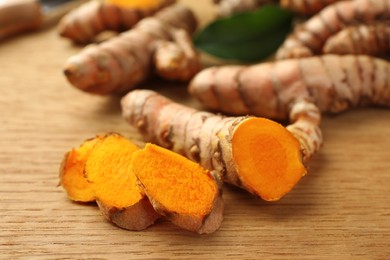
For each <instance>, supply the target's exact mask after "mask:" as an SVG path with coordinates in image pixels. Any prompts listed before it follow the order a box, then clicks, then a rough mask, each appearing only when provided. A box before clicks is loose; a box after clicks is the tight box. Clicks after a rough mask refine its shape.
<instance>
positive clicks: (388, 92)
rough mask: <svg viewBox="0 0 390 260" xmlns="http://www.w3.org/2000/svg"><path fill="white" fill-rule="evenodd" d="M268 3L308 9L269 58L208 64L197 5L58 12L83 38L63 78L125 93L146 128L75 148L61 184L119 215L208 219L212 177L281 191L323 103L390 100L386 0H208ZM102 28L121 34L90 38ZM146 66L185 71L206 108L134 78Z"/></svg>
mask: <svg viewBox="0 0 390 260" xmlns="http://www.w3.org/2000/svg"><path fill="white" fill-rule="evenodd" d="M210 1H212V0H210ZM270 3H272V4H279V5H281V6H282V7H284V8H288V9H290V10H292V11H293V12H295V13H297V14H300V15H304V16H305V17H306V20H305V21H304V22H302V23H300V24H299V25H297V26H296V27H295V28H294V30H293V32H292V33H291V35H290V36H289V37H288V38H287V39H286V41H285V42H284V44H283V45H282V46H280V48H279V50H278V51H277V53H276V55H275V60H274V61H271V62H263V63H258V64H252V65H224V66H213V67H209V68H203V67H202V62H201V59H200V56H199V53H198V51H197V50H196V49H195V47H194V46H193V43H192V35H193V33H194V32H196V31H197V30H198V28H197V24H198V21H197V18H196V15H195V14H194V13H193V12H192V10H191V9H189V8H187V7H185V6H184V5H182V4H181V3H180V1H178V3H176V1H174V0H147V1H146V0H144V1H140V0H132V1H124V0H123V1H122V0H105V1H91V2H88V3H86V4H85V5H84V6H81V7H80V8H78V9H76V10H74V11H72V12H71V13H69V14H68V15H67V16H65V17H64V18H63V19H62V21H61V22H60V24H59V31H60V35H61V36H63V37H66V38H69V39H70V40H71V41H73V42H75V43H77V44H85V43H89V44H88V45H87V46H86V47H85V48H83V49H82V51H81V52H80V53H79V54H77V55H75V56H72V57H70V58H69V59H68V60H67V61H66V64H65V67H64V74H65V76H66V78H67V79H68V81H69V82H70V83H71V84H72V85H73V86H75V87H76V88H78V89H80V90H82V91H86V92H89V93H92V94H100V95H108V94H121V95H123V97H122V100H121V107H122V113H123V117H124V119H125V120H126V121H127V122H128V123H129V124H130V125H131V126H132V127H134V128H136V129H137V130H138V131H139V133H140V134H141V135H142V136H143V138H144V141H145V142H147V144H146V146H145V147H144V148H140V147H137V146H136V145H134V144H133V143H132V142H131V140H128V139H127V138H125V137H123V136H122V135H120V134H114V133H113V134H106V135H98V136H96V137H94V138H92V139H89V140H87V141H85V142H84V143H83V144H82V145H81V146H80V147H78V148H74V149H71V151H69V152H68V153H67V154H66V156H65V158H64V160H63V162H62V165H61V170H60V172H61V173H60V184H61V185H62V186H63V188H64V189H65V190H66V192H67V194H68V197H69V198H70V199H71V200H74V201H80V202H90V201H96V202H97V204H98V206H99V208H100V209H101V211H102V212H103V215H104V216H105V217H106V218H107V219H108V220H109V221H111V222H112V223H114V224H116V225H117V226H119V227H122V228H125V229H129V230H142V229H145V228H147V227H148V226H150V225H152V224H153V223H154V222H155V221H156V220H157V219H159V218H160V217H163V216H164V217H166V218H168V219H169V220H171V221H172V222H173V223H174V224H176V225H177V226H179V227H181V228H184V229H186V230H189V231H193V232H197V233H212V232H214V231H216V230H217V229H218V228H219V227H220V225H221V222H222V219H223V207H224V206H223V201H222V192H221V190H222V183H229V184H232V185H236V186H238V187H240V188H242V189H244V190H246V191H248V192H249V193H251V194H254V195H255V196H258V197H260V198H262V199H264V200H266V201H277V200H279V199H280V198H282V197H283V196H284V195H286V194H287V193H288V192H289V191H291V189H293V187H294V186H295V185H296V184H297V183H298V181H299V180H300V179H301V178H302V177H303V176H304V175H305V174H306V173H307V164H308V161H309V160H310V159H311V158H312V156H314V155H315V154H316V153H317V152H318V151H319V149H320V148H321V146H322V144H323V137H322V133H321V129H320V123H321V116H322V114H323V113H340V112H343V111H346V110H348V109H350V108H354V107H358V106H367V105H374V106H386V107H390V76H389V75H390V63H389V62H388V61H387V59H386V57H387V56H386V55H388V54H389V51H390V27H389V21H390V0H344V1H337V0H313V1H304V0H300V1H299V0H280V1H276V0H257V1H256V0H246V1H236V0H219V1H215V4H216V7H217V9H218V10H219V14H220V15H221V16H226V15H231V14H233V13H237V12H243V11H248V10H251V9H254V8H261V6H262V5H264V4H270ZM105 30H114V31H116V32H117V33H118V34H117V35H116V36H114V37H112V38H110V39H108V40H106V41H103V42H100V43H98V42H94V41H95V40H94V39H95V37H96V36H97V35H98V34H99V33H101V32H103V31H105ZM154 75H157V76H159V77H161V78H164V79H167V80H173V81H182V82H186V83H187V84H188V93H189V94H191V96H192V97H194V98H196V99H197V100H199V102H200V103H201V104H202V105H203V107H204V111H200V110H196V109H194V108H191V107H187V106H185V105H183V104H179V103H176V102H174V101H172V100H170V99H168V98H167V97H164V96H163V95H161V94H159V93H158V92H156V91H153V90H145V89H140V88H139V86H140V84H141V83H144V82H147V80H148V79H149V78H151V77H153V76H154ZM206 110H207V111H206ZM280 122H289V123H287V124H286V125H285V124H283V125H282V124H281V123H280Z"/></svg>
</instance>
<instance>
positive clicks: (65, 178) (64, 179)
mask: <svg viewBox="0 0 390 260" xmlns="http://www.w3.org/2000/svg"><path fill="white" fill-rule="evenodd" d="M99 139H100V137H97V138H93V139H90V140H87V141H85V142H84V143H83V144H82V145H81V146H80V147H79V148H77V149H72V150H71V151H69V152H68V153H66V155H65V157H64V159H63V160H62V163H61V166H60V185H61V186H62V187H63V188H64V189H65V191H66V192H67V195H68V197H69V199H71V200H73V201H80V202H91V201H95V193H94V191H93V189H92V185H91V184H90V183H89V182H88V180H87V178H86V177H85V173H84V167H85V162H86V160H87V158H88V156H89V154H90V153H91V151H92V148H93V146H94V145H95V144H96V143H97V141H98V140H99Z"/></svg>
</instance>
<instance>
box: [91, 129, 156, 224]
mask: <svg viewBox="0 0 390 260" xmlns="http://www.w3.org/2000/svg"><path fill="white" fill-rule="evenodd" d="M138 149H139V148H138V147H137V146H136V145H134V144H133V143H132V142H130V141H129V140H127V139H126V138H124V137H123V136H121V135H119V134H110V135H106V136H104V137H103V138H102V139H101V140H100V141H99V142H97V143H96V144H95V146H94V147H93V150H92V151H91V153H90V155H89V157H88V159H87V161H86V163H85V174H86V177H87V179H88V181H89V182H90V183H91V185H92V187H93V190H94V193H95V196H96V202H97V203H98V206H99V208H100V209H101V211H102V213H103V215H104V216H105V217H106V218H107V219H108V220H109V221H111V222H112V223H114V224H116V225H117V226H119V227H122V228H125V229H129V230H142V229H145V228H146V227H148V226H150V225H151V224H153V223H154V222H155V221H156V220H157V219H158V218H159V214H157V213H156V212H155V211H154V209H153V207H152V205H151V204H150V202H149V200H148V199H147V197H146V196H145V195H144V193H143V192H142V191H141V189H140V188H139V186H138V185H137V178H136V177H135V175H134V172H133V169H132V167H131V159H132V156H133V154H134V152H135V151H137V150H138Z"/></svg>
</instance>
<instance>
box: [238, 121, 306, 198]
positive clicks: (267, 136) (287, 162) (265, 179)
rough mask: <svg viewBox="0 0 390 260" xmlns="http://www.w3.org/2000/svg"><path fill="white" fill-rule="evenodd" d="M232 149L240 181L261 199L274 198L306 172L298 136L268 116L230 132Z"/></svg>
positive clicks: (246, 123)
mask: <svg viewBox="0 0 390 260" xmlns="http://www.w3.org/2000/svg"><path fill="white" fill-rule="evenodd" d="M232 153H233V160H234V161H235V163H236V164H237V167H238V173H239V175H240V176H241V178H242V181H243V182H244V183H245V184H246V185H247V186H249V188H250V189H252V190H253V191H254V192H255V193H256V194H258V195H259V196H260V197H261V198H263V199H264V200H268V201H273V200H278V199H279V198H280V197H282V196H283V195H285V194H286V193H287V192H289V191H290V190H291V189H292V188H293V187H294V185H295V184H296V183H297V182H298V181H299V179H300V178H301V177H302V176H303V175H305V174H306V168H305V167H304V165H303V164H302V159H301V152H300V145H299V142H298V140H297V139H296V138H295V137H294V136H293V135H292V134H291V133H290V132H288V131H287V130H286V129H285V128H284V127H283V126H281V125H279V124H278V123H276V122H274V121H271V120H268V119H264V118H253V119H249V120H246V121H244V122H243V123H242V124H240V126H239V127H238V128H237V129H236V130H235V132H234V134H233V139H232Z"/></svg>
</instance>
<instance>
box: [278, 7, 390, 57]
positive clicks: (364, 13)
mask: <svg viewBox="0 0 390 260" xmlns="http://www.w3.org/2000/svg"><path fill="white" fill-rule="evenodd" d="M388 19H390V8H389V3H388V0H354V1H340V2H336V3H334V4H331V5H329V6H327V7H326V8H324V9H323V10H321V11H320V12H319V13H318V14H316V15H314V16H313V17H311V18H310V19H309V20H307V21H306V22H305V23H303V24H302V25H300V26H298V27H296V28H295V30H294V31H293V33H292V34H291V35H290V36H289V37H288V38H287V39H286V40H285V41H284V43H283V44H282V46H281V47H280V48H279V49H278V51H277V53H276V59H288V58H298V57H308V56H313V55H316V54H320V53H321V51H322V49H323V46H324V45H325V43H326V41H327V40H328V38H329V37H331V36H332V35H334V34H336V33H337V32H339V31H340V30H342V29H343V28H345V27H346V26H350V25H357V24H370V23H374V22H378V21H383V20H388Z"/></svg>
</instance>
